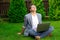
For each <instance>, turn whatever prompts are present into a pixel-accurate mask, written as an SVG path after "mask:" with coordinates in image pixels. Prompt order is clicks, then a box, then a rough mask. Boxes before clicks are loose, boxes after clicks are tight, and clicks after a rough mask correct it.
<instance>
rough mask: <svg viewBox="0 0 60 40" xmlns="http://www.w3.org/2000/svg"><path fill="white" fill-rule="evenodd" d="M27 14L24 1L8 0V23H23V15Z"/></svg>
mask: <svg viewBox="0 0 60 40" xmlns="http://www.w3.org/2000/svg"><path fill="white" fill-rule="evenodd" d="M26 13H27V9H26V6H25V1H24V0H10V8H9V11H8V17H9V20H10V22H23V19H24V15H25V14H26Z"/></svg>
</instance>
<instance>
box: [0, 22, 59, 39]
mask: <svg viewBox="0 0 60 40" xmlns="http://www.w3.org/2000/svg"><path fill="white" fill-rule="evenodd" d="M50 22H51V25H52V26H53V27H54V31H53V32H52V34H53V36H52V37H45V38H42V39H41V40H60V21H50ZM22 25H23V23H9V22H0V40H34V38H31V37H24V36H23V35H18V34H17V33H18V32H19V31H21V28H22Z"/></svg>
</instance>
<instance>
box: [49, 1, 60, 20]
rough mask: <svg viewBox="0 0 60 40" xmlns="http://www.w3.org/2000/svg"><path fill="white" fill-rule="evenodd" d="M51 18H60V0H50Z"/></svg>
mask: <svg viewBox="0 0 60 40" xmlns="http://www.w3.org/2000/svg"><path fill="white" fill-rule="evenodd" d="M49 16H50V20H60V0H49Z"/></svg>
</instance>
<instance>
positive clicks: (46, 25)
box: [37, 22, 50, 32]
mask: <svg viewBox="0 0 60 40" xmlns="http://www.w3.org/2000/svg"><path fill="white" fill-rule="evenodd" d="M49 26H50V23H49V22H48V23H42V24H38V27H37V32H44V31H46V30H48V29H49Z"/></svg>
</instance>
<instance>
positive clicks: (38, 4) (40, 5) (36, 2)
mask: <svg viewBox="0 0 60 40" xmlns="http://www.w3.org/2000/svg"><path fill="white" fill-rule="evenodd" d="M32 4H34V5H36V7H37V12H38V13H40V14H42V18H43V19H44V17H45V14H46V13H45V11H44V4H43V2H42V0H32Z"/></svg>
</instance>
